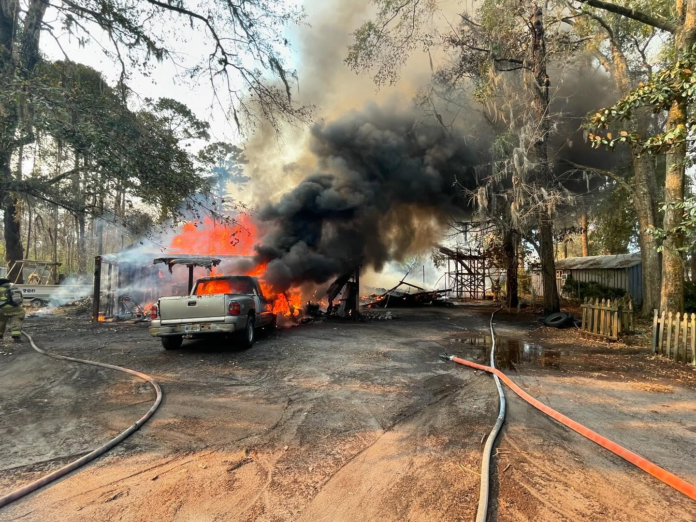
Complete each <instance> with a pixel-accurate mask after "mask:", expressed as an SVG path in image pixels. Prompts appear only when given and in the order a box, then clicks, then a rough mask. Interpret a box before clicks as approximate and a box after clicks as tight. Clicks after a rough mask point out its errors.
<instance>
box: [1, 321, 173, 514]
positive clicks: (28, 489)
mask: <svg viewBox="0 0 696 522" xmlns="http://www.w3.org/2000/svg"><path fill="white" fill-rule="evenodd" d="M22 333H23V334H24V336H25V337H26V338H27V339H29V343H30V344H31V347H32V348H33V349H34V350H36V351H37V352H39V353H40V354H43V355H46V356H48V357H53V358H54V359H61V360H63V361H70V362H76V363H80V364H88V365H90V366H99V367H101V368H108V369H110V370H118V371H120V372H124V373H128V374H130V375H135V376H136V377H139V378H141V379H143V380H145V381H147V382H149V383H150V385H151V386H152V387H153V388H154V389H155V392H156V393H157V398H156V399H155V402H154V404H153V405H152V406H151V407H150V409H149V410H148V411H147V413H145V415H143V416H142V417H141V418H140V419H138V420H137V421H136V422H135V424H133V425H132V426H131V427H129V428H128V429H127V430H125V431H123V432H122V433H120V434H119V435H117V436H116V437H114V438H113V439H111V440H110V441H109V442H107V443H106V444H104V445H103V446H100V447H98V448H97V449H95V450H93V451H92V452H90V453H88V454H87V455H84V456H83V457H81V458H79V459H77V460H76V461H74V462H71V463H70V464H67V465H65V466H63V467H62V468H60V469H57V470H56V471H54V472H53V473H49V474H48V475H46V476H45V477H42V478H40V479H38V480H35V481H34V482H32V483H30V484H27V485H26V486H24V487H22V488H19V489H17V490H15V491H13V492H12V493H10V494H8V495H5V496H4V497H0V508H2V507H3V506H6V505H8V504H10V503H12V502H14V501H15V500H19V499H20V498H22V497H24V496H25V495H28V494H29V493H33V492H34V491H36V490H37V489H39V488H42V487H44V486H45V485H47V484H50V483H51V482H53V481H54V480H58V479H59V478H61V477H63V476H65V475H67V474H68V473H71V472H73V471H75V470H76V469H78V468H80V467H82V466H84V465H85V464H87V463H88V462H91V461H93V460H94V459H96V458H97V457H99V456H101V455H103V454H104V453H106V452H107V451H109V450H110V449H111V448H113V447H114V446H116V445H117V444H119V443H121V442H122V441H124V440H125V439H126V438H128V437H129V436H130V435H131V434H132V433H133V432H135V431H137V430H138V429H139V428H140V427H141V426H142V425H143V424H145V423H146V422H147V420H148V419H149V418H150V417H152V415H153V414H154V413H155V411H156V410H157V408H158V407H159V405H160V403H161V402H162V389H161V388H160V386H159V384H157V382H156V381H155V380H154V379H153V378H152V377H150V376H149V375H146V374H144V373H140V372H136V371H135V370H130V369H128V368H122V367H121V366H116V365H113V364H106V363H100V362H95V361H86V360H83V359H76V358H75V357H66V356H65V355H56V354H52V353H48V352H45V351H44V350H42V349H41V348H39V347H38V346H36V344H35V343H34V340H33V339H32V338H31V336H30V335H29V334H28V333H27V332H22Z"/></svg>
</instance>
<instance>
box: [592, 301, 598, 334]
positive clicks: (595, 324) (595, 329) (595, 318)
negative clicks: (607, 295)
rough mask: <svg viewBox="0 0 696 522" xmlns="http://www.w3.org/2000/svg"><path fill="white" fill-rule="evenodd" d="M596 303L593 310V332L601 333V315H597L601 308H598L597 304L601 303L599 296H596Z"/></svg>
mask: <svg viewBox="0 0 696 522" xmlns="http://www.w3.org/2000/svg"><path fill="white" fill-rule="evenodd" d="M594 304H595V306H594V310H593V311H592V316H593V321H592V332H593V333H599V328H598V323H599V321H598V320H597V319H599V317H598V315H597V314H598V313H599V310H598V309H597V305H598V304H599V298H598V297H597V298H595V303H594Z"/></svg>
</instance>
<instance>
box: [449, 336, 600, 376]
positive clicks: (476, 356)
mask: <svg viewBox="0 0 696 522" xmlns="http://www.w3.org/2000/svg"><path fill="white" fill-rule="evenodd" d="M449 343H450V345H451V346H452V348H451V351H452V352H453V353H456V355H458V356H459V357H464V358H466V359H468V360H470V361H473V362H476V363H479V364H486V365H487V364H489V361H490V353H491V345H492V341H491V336H490V335H482V334H468V333H467V334H463V333H458V334H454V335H453V336H451V337H450V338H449ZM495 365H496V367H497V368H498V369H500V370H514V369H517V368H518V367H536V368H549V369H554V370H573V371H575V370H580V371H588V372H593V371H598V370H599V369H600V366H598V365H594V364H591V363H590V362H589V361H587V360H586V358H585V357H582V358H579V357H578V354H576V353H573V352H572V351H569V350H560V349H554V348H548V347H544V346H541V345H538V344H534V343H532V342H529V341H524V340H519V339H510V338H506V337H500V336H496V347H495Z"/></svg>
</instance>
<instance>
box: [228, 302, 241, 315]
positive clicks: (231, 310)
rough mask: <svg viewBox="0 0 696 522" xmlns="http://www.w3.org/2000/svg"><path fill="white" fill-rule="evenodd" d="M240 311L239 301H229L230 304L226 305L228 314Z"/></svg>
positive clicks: (235, 313)
mask: <svg viewBox="0 0 696 522" xmlns="http://www.w3.org/2000/svg"><path fill="white" fill-rule="evenodd" d="M241 311H242V309H241V306H239V303H238V302H237V301H231V302H230V305H229V306H228V307H227V312H228V313H229V314H230V315H239V313H240V312H241Z"/></svg>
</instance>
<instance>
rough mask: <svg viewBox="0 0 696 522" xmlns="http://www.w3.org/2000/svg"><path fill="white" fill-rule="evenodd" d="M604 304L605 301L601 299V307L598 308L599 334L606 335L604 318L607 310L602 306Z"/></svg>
mask: <svg viewBox="0 0 696 522" xmlns="http://www.w3.org/2000/svg"><path fill="white" fill-rule="evenodd" d="M605 305H606V301H605V300H604V299H602V304H601V307H602V308H601V309H600V310H599V334H600V335H606V333H607V331H606V327H607V325H606V319H605V316H606V315H607V311H606V310H604V307H605Z"/></svg>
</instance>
